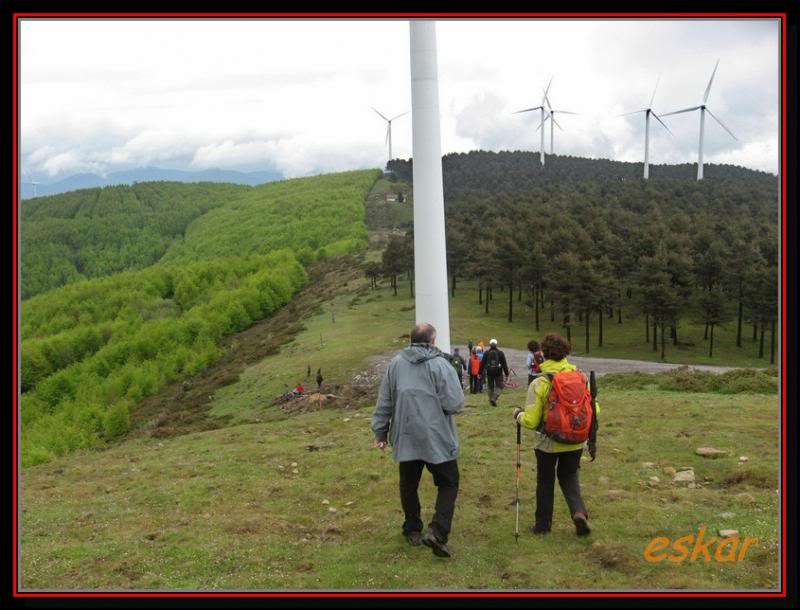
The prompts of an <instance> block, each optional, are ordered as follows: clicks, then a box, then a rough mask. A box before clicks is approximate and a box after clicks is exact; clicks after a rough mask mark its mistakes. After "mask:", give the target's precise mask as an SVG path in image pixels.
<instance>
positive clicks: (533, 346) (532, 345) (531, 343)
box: [528, 339, 539, 352]
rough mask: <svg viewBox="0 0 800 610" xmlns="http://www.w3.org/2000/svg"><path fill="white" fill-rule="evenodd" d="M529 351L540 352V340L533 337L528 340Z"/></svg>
mask: <svg viewBox="0 0 800 610" xmlns="http://www.w3.org/2000/svg"><path fill="white" fill-rule="evenodd" d="M528 351H529V352H538V351H539V342H538V341H534V340H533V339H531V340H530V341H528Z"/></svg>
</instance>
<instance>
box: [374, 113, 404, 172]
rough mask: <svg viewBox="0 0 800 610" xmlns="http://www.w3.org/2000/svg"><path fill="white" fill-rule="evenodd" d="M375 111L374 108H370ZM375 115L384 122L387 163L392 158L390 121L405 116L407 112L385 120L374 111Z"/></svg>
mask: <svg viewBox="0 0 800 610" xmlns="http://www.w3.org/2000/svg"><path fill="white" fill-rule="evenodd" d="M372 109H373V110H375V108H372ZM375 113H376V114H377V115H378V116H379V117H381V118H382V119H383V120H384V121H386V142H385V143H386V144H388V145H389V161H391V160H392V159H393V158H394V157H392V121H394V120H395V119H399V118H400V117H401V116H405V115H407V114H408V112H403V113H402V114H398V115H397V116H393V117H392V118H391V119H387V118H386V117H385V116H383V115H382V114H381V113H380V112H378V111H377V110H375Z"/></svg>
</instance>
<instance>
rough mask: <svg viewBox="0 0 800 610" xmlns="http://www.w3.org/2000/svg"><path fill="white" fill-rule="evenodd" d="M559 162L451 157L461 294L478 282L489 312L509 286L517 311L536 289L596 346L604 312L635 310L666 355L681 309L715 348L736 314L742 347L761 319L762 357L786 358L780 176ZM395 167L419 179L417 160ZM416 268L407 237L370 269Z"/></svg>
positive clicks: (451, 255) (451, 254)
mask: <svg viewBox="0 0 800 610" xmlns="http://www.w3.org/2000/svg"><path fill="white" fill-rule="evenodd" d="M547 163H548V165H549V167H545V168H542V167H540V166H539V164H538V155H536V154H534V153H490V152H473V153H468V154H453V155H447V156H445V157H444V158H443V178H444V185H445V205H446V227H447V228H446V230H447V248H448V273H449V276H450V283H451V285H450V290H451V292H452V293H454V292H455V290H456V287H457V282H458V280H459V279H469V280H474V281H475V282H476V285H477V290H478V295H477V296H478V299H477V300H478V304H479V305H480V306H483V307H485V310H486V311H487V312H488V311H489V306H490V302H492V303H496V301H495V299H494V297H495V292H494V291H495V290H496V289H501V290H503V292H504V293H505V294H504V296H506V297H507V308H508V319H509V320H511V319H512V318H513V315H514V313H513V308H514V301H521V300H522V299H523V298H524V299H525V301H526V303H527V304H528V305H529V306H530V307H532V309H533V311H534V313H535V325H536V329H537V330H538V329H539V326H540V319H541V317H542V316H548V317H549V319H550V320H551V321H558V322H560V323H561V324H562V325H563V327H564V330H565V334H567V335H568V337H569V338H570V339H572V337H573V335H574V334H575V332H581V334H582V335H583V337H582V339H583V340H582V341H581V345H583V347H584V352H586V353H589V352H590V349H591V346H592V344H593V343H594V341H596V343H597V345H600V346H602V342H603V329H604V324H607V323H608V321H609V319H611V318H615V321H617V322H618V323H621V322H622V320H623V316H625V310H628V311H629V312H631V313H635V314H636V315H637V316H638V315H641V316H642V317H643V318H644V324H643V327H642V341H645V342H647V343H648V344H650V343H652V346H653V350H654V351H659V350H660V352H661V357H662V358H664V356H665V352H666V349H667V345H668V344H670V343H671V344H673V345H677V343H678V340H679V337H678V332H677V331H678V326H679V322H680V321H681V320H692V321H694V322H699V323H700V324H703V325H705V338H706V339H708V340H709V355H710V356H711V355H713V348H714V342H713V339H714V329H715V327H716V326H718V325H719V324H721V323H727V322H732V323H735V324H736V328H737V333H736V342H737V345H738V346H741V345H742V337H743V336H745V335H746V333H747V332H748V329H747V328H746V325H747V324H749V325H750V326H751V327H752V333H753V339H755V340H756V341H757V345H758V354H759V357H762V358H763V357H766V356H767V355H769V358H770V362H773V361H774V354H775V342H776V338H775V333H776V323H777V316H778V263H779V252H778V236H779V216H778V210H779V208H778V181H777V177H775V176H772V175H770V174H766V173H763V172H755V171H752V170H747V169H744V168H738V167H734V166H713V165H712V166H709V168H708V171H707V172H706V179H705V180H703V181H701V182H697V181H695V180H693V179H692V178H691V177H687V176H691V171H689V169H686V171H685V172H683V169H682V168H683V166H670V167H667V166H655V169H654V171H653V172H652V173H651V175H652V176H653V177H652V178H651V179H650V180H649V181H646V182H645V181H643V180H641V179H634V176H635V175H636V174H635V173H634V171H640V170H641V164H635V163H619V162H613V161H593V160H589V159H576V158H572V157H560V156H555V157H552V156H551V157H548V161H547ZM637 167H638V168H639V170H636V168H637ZM686 167H687V168H689V166H686ZM389 168H390V169H392V170H393V171H395V173H397V174H398V176H400V177H402V178H404V179H410V178H411V164H410V162H408V161H402V160H393V161H391V162H390V163H389ZM683 173H685V174H686V176H684V177H681V178H679V177H678V176H681V175H682V174H683ZM551 174H552V175H551ZM622 178H625V179H624V180H623V179H622ZM409 269H410V270H412V271H413V242H412V238H411V236H410V235H406V237H405V238H401V237H395V238H393V239H392V240H391V241H390V242H389V244H388V245H387V247H386V251H385V253H384V264H383V266H382V267H381V268H380V269H379V268H376V267H374V266H373V268H371V269H370V270H368V275H370V276H372V277H377V276H379V275H384V276H385V277H387V278H389V279H390V280H391V281H392V282H395V281H396V277H397V276H398V275H400V274H402V273H404V272H406V273H407V272H408V271H407V270H409ZM506 291H507V292H506ZM503 306H506V305H505V304H503ZM592 335H593V337H592ZM593 340H594V341H593ZM766 343H768V344H769V345H766Z"/></svg>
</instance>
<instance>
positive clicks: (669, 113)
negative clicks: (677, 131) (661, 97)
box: [661, 106, 700, 116]
mask: <svg viewBox="0 0 800 610" xmlns="http://www.w3.org/2000/svg"><path fill="white" fill-rule="evenodd" d="M692 110H700V106H692V107H691V108H684V109H683V110H675V111H674V112H666V113H664V114H662V115H661V116H669V115H671V114H680V113H682V112H691V111H692Z"/></svg>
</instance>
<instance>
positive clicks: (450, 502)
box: [372, 324, 464, 557]
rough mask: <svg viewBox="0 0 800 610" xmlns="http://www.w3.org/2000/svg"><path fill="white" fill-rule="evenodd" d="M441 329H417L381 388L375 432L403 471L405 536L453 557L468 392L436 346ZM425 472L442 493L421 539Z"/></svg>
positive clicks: (379, 445) (379, 443)
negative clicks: (459, 422)
mask: <svg viewBox="0 0 800 610" xmlns="http://www.w3.org/2000/svg"><path fill="white" fill-rule="evenodd" d="M435 342H436V329H435V328H433V326H431V325H430V324H418V325H417V326H416V327H415V328H414V330H413V331H412V333H411V345H409V346H408V347H407V348H405V349H404V350H403V351H401V352H400V353H399V354H397V355H396V356H395V357H394V358H393V359H392V361H391V362H390V363H389V368H388V369H387V371H386V375H384V377H383V381H382V382H381V388H380V393H379V395H378V402H377V405H376V407H375V414H374V415H373V416H372V431H373V432H374V433H375V446H376V447H377V448H378V449H380V450H381V451H383V450H384V449H385V448H386V443H387V438H389V440H390V441H391V445H392V449H393V457H394V460H395V461H396V462H398V463H399V467H400V501H401V503H402V505H403V511H404V512H405V522H404V523H403V535H405V537H406V539H407V540H408V542H409V544H412V545H414V546H416V545H419V544H420V543H423V544H425V545H427V546H429V547H431V548H432V549H433V553H434V554H435V555H437V556H439V557H450V550H449V549H448V548H447V539H448V536H449V535H450V525H451V523H452V521H453V512H454V511H455V507H456V496H457V495H458V461H457V458H458V433H457V432H456V424H455V421H454V419H453V415H455V414H456V413H460V412H461V411H462V410H463V409H464V392H463V390H462V389H461V383H460V382H459V379H458V376H457V375H456V371H455V369H454V368H453V365H452V364H451V363H450V359H449V356H448V355H447V354H445V353H443V352H442V351H441V350H439V348H437V347H436V346H435ZM423 468H427V469H428V471H429V472H430V473H431V474H432V475H433V482H434V484H435V485H436V488H437V495H436V514H435V515H434V516H433V519H432V520H431V523H430V525H429V526H428V529H427V531H426V532H425V534H424V535H423V534H422V526H423V524H422V519H420V504H419V495H418V494H417V489H418V487H419V480H420V477H421V476H422V470H423Z"/></svg>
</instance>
